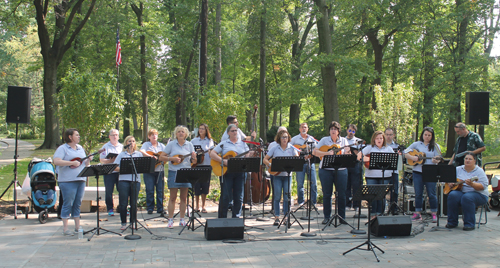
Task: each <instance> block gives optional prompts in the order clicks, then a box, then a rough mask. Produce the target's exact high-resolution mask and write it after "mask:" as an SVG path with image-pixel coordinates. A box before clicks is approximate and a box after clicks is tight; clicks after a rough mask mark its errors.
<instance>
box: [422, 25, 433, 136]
mask: <svg viewBox="0 0 500 268" xmlns="http://www.w3.org/2000/svg"><path fill="white" fill-rule="evenodd" d="M423 50H424V51H423V54H424V58H423V61H424V70H423V73H424V77H423V88H422V91H423V94H424V103H423V118H422V121H423V126H424V127H426V126H430V125H432V122H433V119H434V117H433V115H434V92H432V91H431V89H432V87H433V86H434V71H435V60H434V35H433V33H432V31H430V30H429V29H427V30H426V33H425V35H424V49H423Z"/></svg>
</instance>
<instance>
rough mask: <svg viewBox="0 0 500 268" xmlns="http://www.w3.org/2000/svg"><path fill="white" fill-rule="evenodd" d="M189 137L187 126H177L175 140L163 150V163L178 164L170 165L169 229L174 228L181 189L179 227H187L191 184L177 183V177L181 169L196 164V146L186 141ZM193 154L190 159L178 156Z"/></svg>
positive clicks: (161, 156) (168, 182)
mask: <svg viewBox="0 0 500 268" xmlns="http://www.w3.org/2000/svg"><path fill="white" fill-rule="evenodd" d="M188 137H189V129H188V128H187V127H185V126H177V127H175V129H174V138H173V140H172V141H171V142H169V143H168V144H167V146H166V147H165V149H164V150H163V153H164V154H162V155H160V160H161V161H165V162H167V161H171V163H177V165H173V164H169V165H168V181H167V184H168V189H169V190H170V197H169V199H168V217H169V218H168V224H167V228H173V227H174V219H173V216H174V210H175V203H176V200H177V192H178V191H179V189H180V192H181V204H180V207H179V210H180V217H181V219H180V221H179V226H186V224H187V223H186V221H185V220H184V216H185V213H186V204H187V195H188V188H191V184H190V183H178V182H175V177H176V176H177V171H178V170H179V169H181V168H191V161H193V162H196V152H195V151H194V146H193V144H192V143H191V142H189V141H187V140H186V139H187V138H188ZM189 153H190V154H191V156H190V157H186V158H184V159H181V158H180V157H178V156H181V155H182V156H183V155H186V154H189Z"/></svg>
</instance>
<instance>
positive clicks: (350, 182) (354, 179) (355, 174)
mask: <svg viewBox="0 0 500 268" xmlns="http://www.w3.org/2000/svg"><path fill="white" fill-rule="evenodd" d="M360 166H361V162H358V163H356V165H355V166H354V167H352V168H348V169H347V191H346V195H345V198H346V202H347V206H348V207H353V208H359V206H361V201H353V200H352V197H353V196H354V194H355V193H356V191H358V189H359V187H360V186H361V184H362V183H361V180H362V179H361V178H360V174H361V172H360Z"/></svg>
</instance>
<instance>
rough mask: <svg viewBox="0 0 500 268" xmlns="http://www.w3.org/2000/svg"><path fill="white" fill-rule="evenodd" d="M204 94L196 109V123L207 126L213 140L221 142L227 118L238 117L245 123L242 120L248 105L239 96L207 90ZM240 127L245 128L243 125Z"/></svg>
mask: <svg viewBox="0 0 500 268" xmlns="http://www.w3.org/2000/svg"><path fill="white" fill-rule="evenodd" d="M204 93H205V95H204V96H201V97H200V104H199V105H198V106H197V107H196V108H195V118H196V122H199V123H205V124H207V125H208V127H209V128H210V133H211V134H212V137H213V139H214V140H216V141H219V140H220V137H222V134H224V131H225V130H226V128H227V124H226V117H227V116H228V115H236V116H238V117H239V118H240V119H239V121H240V122H241V121H243V120H241V119H242V117H243V115H244V114H245V107H247V105H245V103H244V102H243V101H242V100H241V96H239V95H238V94H231V93H219V92H218V91H217V90H215V89H207V90H205V91H204ZM239 127H240V128H243V126H242V123H240V126H239Z"/></svg>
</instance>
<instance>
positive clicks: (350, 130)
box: [348, 129, 356, 133]
mask: <svg viewBox="0 0 500 268" xmlns="http://www.w3.org/2000/svg"><path fill="white" fill-rule="evenodd" d="M348 132H349V133H356V130H352V129H349V130H348Z"/></svg>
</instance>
